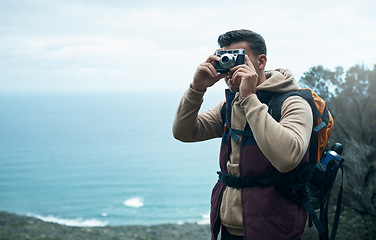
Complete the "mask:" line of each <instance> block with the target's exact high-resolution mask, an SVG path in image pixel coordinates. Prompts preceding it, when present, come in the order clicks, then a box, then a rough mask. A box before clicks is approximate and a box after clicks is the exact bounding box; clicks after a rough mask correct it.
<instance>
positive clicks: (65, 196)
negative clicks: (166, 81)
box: [0, 91, 223, 226]
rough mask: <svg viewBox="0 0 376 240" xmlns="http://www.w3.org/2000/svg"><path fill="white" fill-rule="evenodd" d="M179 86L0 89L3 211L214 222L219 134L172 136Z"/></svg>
mask: <svg viewBox="0 0 376 240" xmlns="http://www.w3.org/2000/svg"><path fill="white" fill-rule="evenodd" d="M183 92H184V91H183ZM183 92H178V93H176V92H173V93H172V92H171V93H168V92H164V93H150V92H148V93H123V94H120V93H116V94H99V93H97V94H94V93H92V94H73V93H72V94H20V93H13V94H10V93H9V94H4V93H2V94H1V95H0V110H1V118H0V131H1V134H0V210H1V211H7V212H11V213H16V214H20V215H28V216H33V217H37V218H39V219H42V220H44V221H49V222H57V223H60V224H65V225H69V226H118V225H152V224H164V223H178V224H181V223H186V222H196V223H199V224H207V223H209V211H210V194H211V189H212V187H213V186H214V184H215V183H216V180H217V175H216V171H217V170H218V154H219V144H220V139H213V140H210V141H206V142H200V143H181V142H179V141H177V140H175V139H174V138H173V136H172V130H171V129H172V122H173V119H174V115H175V111H176V108H177V106H178V103H179V101H180V97H181V96H182V94H183ZM218 94H219V95H218ZM218 94H217V93H216V94H213V96H214V95H215V97H213V96H212V97H210V96H209V100H208V104H207V106H206V105H204V106H203V109H205V108H206V109H207V108H211V107H212V106H214V105H215V104H217V103H218V102H219V101H217V99H219V100H221V99H223V96H222V95H223V94H222V93H218Z"/></svg>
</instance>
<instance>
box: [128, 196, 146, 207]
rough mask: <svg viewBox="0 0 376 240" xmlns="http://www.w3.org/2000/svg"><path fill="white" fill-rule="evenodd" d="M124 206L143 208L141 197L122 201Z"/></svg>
mask: <svg viewBox="0 0 376 240" xmlns="http://www.w3.org/2000/svg"><path fill="white" fill-rule="evenodd" d="M124 205H125V206H127V207H133V208H139V207H143V206H144V199H143V198H141V197H134V198H129V199H127V200H125V201H124Z"/></svg>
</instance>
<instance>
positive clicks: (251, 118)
mask: <svg viewBox="0 0 376 240" xmlns="http://www.w3.org/2000/svg"><path fill="white" fill-rule="evenodd" d="M265 76H266V79H267V80H266V81H265V82H263V83H262V84H260V85H259V86H257V91H261V90H267V91H272V92H287V91H291V90H297V89H298V88H299V85H298V83H297V82H296V81H295V79H294V77H293V76H292V74H291V73H290V71H289V70H284V69H277V70H274V71H266V72H265ZM203 95H204V93H201V92H196V91H194V90H193V89H191V88H189V89H188V90H187V92H186V93H185V95H184V96H183V98H182V100H181V102H180V105H179V108H178V110H177V113H176V116H175V120H174V124H173V133H174V136H175V138H177V139H179V140H181V141H184V142H196V141H203V140H207V139H211V138H216V137H221V136H222V134H223V129H222V126H223V124H222V117H221V108H222V105H223V102H221V103H220V104H218V105H217V106H216V107H214V108H213V109H212V110H209V111H206V112H203V113H200V114H198V112H199V109H200V107H201V104H202V101H203ZM247 122H248V123H249V125H250V127H251V130H252V132H253V135H254V137H255V140H256V142H257V145H258V146H259V148H260V149H261V151H262V152H263V153H264V155H265V156H266V157H267V158H268V160H269V161H270V162H271V164H272V165H273V166H274V167H275V168H276V169H278V170H279V171H281V172H287V171H290V170H292V169H293V168H295V167H296V166H297V165H298V164H299V163H300V161H301V159H302V158H303V156H304V154H305V152H306V151H307V149H308V145H309V139H310V136H311V130H312V111H311V108H310V106H309V104H308V102H307V101H305V100H304V99H303V98H301V97H298V96H292V97H290V98H288V99H287V100H286V101H285V102H284V103H283V105H282V110H281V120H280V122H276V121H275V120H274V119H273V118H272V117H271V116H270V114H269V113H268V107H267V105H265V104H263V103H261V102H260V101H259V99H258V98H257V96H256V94H252V95H251V96H249V97H247V98H245V99H243V100H241V99H240V98H239V93H237V94H236V96H235V99H234V101H233V105H232V119H231V124H232V126H231V127H232V128H234V129H240V130H242V129H244V128H245V126H246V123H247ZM240 137H241V136H240ZM231 141H232V142H231V145H232V152H231V154H230V160H229V161H228V163H227V169H228V172H229V174H232V175H239V152H240V144H241V141H238V142H235V141H233V140H231ZM240 194H241V190H239V189H235V188H231V187H227V188H226V190H225V192H224V194H223V198H222V204H221V209H220V218H221V223H222V224H223V225H224V226H225V227H226V228H227V229H228V230H229V232H230V233H231V234H234V235H239V236H242V235H243V232H242V229H243V226H242V225H243V223H242V220H243V219H242V208H241V196H240Z"/></svg>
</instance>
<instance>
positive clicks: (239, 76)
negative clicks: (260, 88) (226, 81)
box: [231, 55, 259, 99]
mask: <svg viewBox="0 0 376 240" xmlns="http://www.w3.org/2000/svg"><path fill="white" fill-rule="evenodd" d="M231 73H232V77H231V81H232V84H233V85H236V84H239V93H240V97H241V99H244V98H246V97H248V96H250V95H251V94H254V93H256V87H257V84H258V79H259V76H258V74H257V72H256V69H255V67H254V66H253V64H252V62H251V60H250V59H249V57H248V55H245V63H244V64H243V65H239V66H236V67H234V68H232V69H231Z"/></svg>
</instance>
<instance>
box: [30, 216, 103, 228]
mask: <svg viewBox="0 0 376 240" xmlns="http://www.w3.org/2000/svg"><path fill="white" fill-rule="evenodd" d="M27 216H29V217H34V218H38V219H40V220H42V221H44V222H52V223H58V224H61V225H66V226H72V227H104V226H107V224H108V222H107V221H100V220H98V219H87V220H85V219H82V218H76V219H63V218H58V217H55V216H52V215H48V216H41V215H38V214H31V213H28V214H27Z"/></svg>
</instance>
